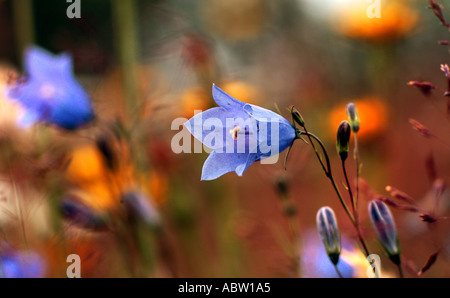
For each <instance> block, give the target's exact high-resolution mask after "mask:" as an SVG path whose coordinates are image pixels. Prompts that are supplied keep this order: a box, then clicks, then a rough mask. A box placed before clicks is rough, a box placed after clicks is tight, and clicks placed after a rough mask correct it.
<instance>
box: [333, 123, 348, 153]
mask: <svg viewBox="0 0 450 298" xmlns="http://www.w3.org/2000/svg"><path fill="white" fill-rule="evenodd" d="M350 133H351V128H350V124H349V123H348V122H347V121H345V120H344V121H342V122H341V124H339V127H338V130H337V142H336V148H337V152H338V153H339V156H340V157H341V160H342V161H344V160H346V159H347V157H348V147H349V143H350Z"/></svg>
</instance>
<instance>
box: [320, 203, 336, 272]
mask: <svg viewBox="0 0 450 298" xmlns="http://www.w3.org/2000/svg"><path fill="white" fill-rule="evenodd" d="M316 223H317V231H318V232H319V235H320V238H321V239H322V242H323V244H324V246H325V250H326V252H327V255H328V257H329V258H330V261H331V262H332V263H333V264H334V265H337V263H338V262H339V256H340V254H341V237H340V234H339V229H338V225H337V221H336V216H335V215H334V212H333V210H332V209H331V208H330V207H328V206H326V207H322V208H320V209H319V211H318V212H317V216H316Z"/></svg>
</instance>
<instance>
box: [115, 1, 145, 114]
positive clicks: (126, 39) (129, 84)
mask: <svg viewBox="0 0 450 298" xmlns="http://www.w3.org/2000/svg"><path fill="white" fill-rule="evenodd" d="M112 8H113V16H114V22H115V27H116V31H117V47H118V49H119V53H118V54H119V57H120V64H121V68H122V81H123V87H124V90H125V96H126V97H125V98H126V103H127V112H128V115H129V116H130V117H131V119H134V118H135V117H136V114H138V113H137V112H138V111H137V108H138V107H139V105H138V99H139V98H138V97H139V95H138V88H137V82H138V77H137V75H138V73H137V62H138V58H137V56H138V49H139V46H138V38H137V28H136V26H135V20H136V2H135V1H134V0H128V1H123V0H114V1H113V2H112Z"/></svg>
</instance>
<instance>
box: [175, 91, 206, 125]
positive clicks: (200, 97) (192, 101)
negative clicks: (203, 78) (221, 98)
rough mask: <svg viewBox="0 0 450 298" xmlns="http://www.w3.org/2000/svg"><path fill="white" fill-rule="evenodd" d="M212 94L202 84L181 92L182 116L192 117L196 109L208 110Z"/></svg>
mask: <svg viewBox="0 0 450 298" xmlns="http://www.w3.org/2000/svg"><path fill="white" fill-rule="evenodd" d="M210 103H211V98H210V95H209V94H208V93H207V92H206V91H205V89H204V88H202V87H200V86H194V87H190V88H187V89H185V90H184V91H183V93H182V94H181V110H182V116H184V117H186V118H191V117H192V116H194V111H195V110H202V111H204V110H207V109H209V107H210Z"/></svg>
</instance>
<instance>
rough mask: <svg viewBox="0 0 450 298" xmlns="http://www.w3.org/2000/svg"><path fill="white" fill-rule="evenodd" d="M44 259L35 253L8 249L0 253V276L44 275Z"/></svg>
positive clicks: (29, 276)
mask: <svg viewBox="0 0 450 298" xmlns="http://www.w3.org/2000/svg"><path fill="white" fill-rule="evenodd" d="M44 274H45V263H44V260H43V259H42V258H41V257H40V256H39V255H38V254H35V253H24V252H16V251H8V252H7V253H4V254H2V255H0V278H40V277H44Z"/></svg>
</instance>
